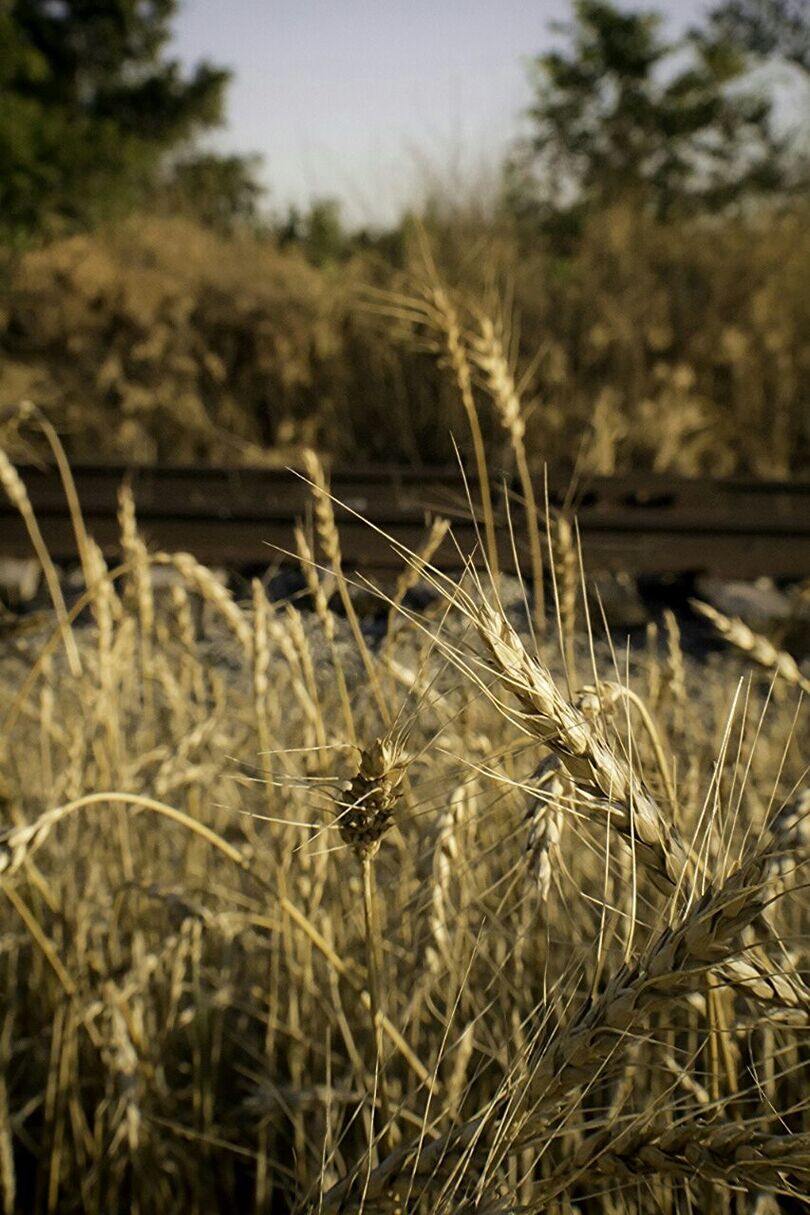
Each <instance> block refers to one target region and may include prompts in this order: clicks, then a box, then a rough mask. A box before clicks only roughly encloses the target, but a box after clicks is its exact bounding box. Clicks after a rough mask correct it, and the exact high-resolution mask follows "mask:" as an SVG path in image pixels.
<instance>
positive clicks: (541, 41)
mask: <svg viewBox="0 0 810 1215" xmlns="http://www.w3.org/2000/svg"><path fill="white" fill-rule="evenodd" d="M632 7H636V5H632ZM644 7H658V8H659V9H660V10H661V11H663V12H664V15H665V17H666V18H667V20H668V22H669V23H670V25H671V26H673V27H675V28H677V27H678V26H680V25H687V24H688V23H689V22H690V20H692V19H693V18H695V17H697V16H698V15H699V14H700V12H701V11H703V10H704V8H705V7H706V0H668V2H661V0H659V3H658V5H657V6H656V4H655V0H652V2H651V3H647V4H645V5H644ZM569 12H570V9H569V5H568V3H567V0H224V2H223V0H182V4H181V8H180V12H179V15H178V18H177V20H176V22H175V31H176V37H175V43H174V47H173V53H174V54H175V55H176V56H177V57H178V58H180V59H181V61H182V62H184V63H186V64H188V65H192V64H194V63H196V62H198V61H199V60H200V59H210V60H211V61H213V62H214V63H217V64H222V65H225V66H228V67H230V68H231V69H232V70H233V72H234V80H233V83H232V84H231V87H230V90H229V94H228V114H227V124H226V127H225V128H224V129H223V130H222V131H220V132H218V133H217V134H216V136H215V137H214V139H213V142H214V145H215V146H216V147H217V148H218V149H220V150H223V151H224V150H227V151H237V152H246V153H247V152H257V153H259V154H260V155H261V156H262V157H263V159H264V166H263V170H262V180H263V182H264V184H265V185H266V186H267V188H268V200H267V201H268V204H269V206H270V207H271V208H272V209H273V210H274V211H275V212H277V213H285V212H286V211H287V209H288V207H289V206H290V205H291V204H294V205H297V206H299V207H304V208H305V207H306V206H307V204H308V203H309V202H310V201H312V199H315V198H325V197H332V198H338V199H339V200H340V201H341V204H342V209H343V213H344V216H345V218H346V220H347V221H348V222H350V223H352V224H361V225H362V224H368V225H381V224H385V223H387V222H390V221H393V220H394V219H396V217H397V216H398V215H399V214H400V213H401V211H402V209H403V208H404V207H405V206H406V205H408V204H409V203H412V202H418V201H419V199H420V197H424V194H425V193H426V192H427V190H428V189H429V188H430V187H431V186H432V185H435V184H436V183H437V182H439V183H441V185H442V188H443V189H445V190H451V191H453V190H458V191H468V192H469V191H471V190H485V189H486V188H487V186H488V185H491V184H492V182H493V181H494V180H495V175H496V173H497V168H498V166H499V164H500V163H501V162H502V160H503V156H504V154H505V152H506V150H507V148H508V145H509V142H510V141H511V140H512V139H514V137H515V136H516V135H517V134H518V133H519V131H520V129H521V116H522V113H523V111H525V108H526V106H527V105H528V104H529V102H530V100H531V92H530V89H529V85H528V83H527V76H526V65H527V62H528V60H530V59H531V57H532V56H533V55H536V54H538V53H539V52H540V51H542V50H543V49H544V48H545V47H547V46H548V45H549V41H550V39H551V37H552V36H551V35H550V34H549V31H548V24H549V22H550V21H554V20H557V21H559V20H565V19H566V17H567V16H568V15H569Z"/></svg>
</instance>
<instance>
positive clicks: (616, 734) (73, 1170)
mask: <svg viewBox="0 0 810 1215" xmlns="http://www.w3.org/2000/svg"><path fill="white" fill-rule="evenodd" d="M307 460H308V470H309V474H310V480H311V482H312V492H313V500H314V506H315V518H316V522H317V532H318V541H319V543H320V546H321V549H322V551H323V553H324V554H325V556H326V559H327V563H328V568H327V569H326V570H324V571H321V570H320V568H319V567H318V566H317V565H316V564H315V554H316V550H315V545H314V541H313V539H312V538H311V537H310V536H308V535H307V533H306V532H305V531H304V530H303V529H302V530H301V531H300V532H299V535H298V549H299V553H300V558H301V562H302V566H303V569H304V573H305V576H306V580H307V585H308V588H309V599H310V602H311V603H312V605H313V608H314V610H313V611H312V612H308V611H307V612H305V611H303V610H300V609H299V606H297V605H296V604H292V605H287V606H286V607H280V606H279V605H277V604H274V603H272V602H270V600H269V599H268V597H267V594H266V591H265V587H264V586H263V585H262V583H261V581H259V580H256V581H254V583H253V584H252V586H251V587H249V588H247V587H246V588H245V590H244V594H243V595H238V594H237V595H234V594H232V593H231V592H230V591H229V590H228V589H227V588H225V587H224V586H223V585H222V584H221V582H220V581H218V579H217V578H216V577H215V576H214V575H213V573H212V572H211V571H209V570H207V569H206V568H205V567H203V566H201V565H200V564H199V563H198V562H196V561H195V560H194V559H193V558H192V557H190V556H189V555H188V554H165V553H155V552H151V551H150V550H149V548H148V547H147V546H146V545H145V543H144V541H143V540H142V538H141V537H140V535H139V532H138V527H137V519H136V517H135V513H134V506H133V502H132V499H131V496H129V495H128V494H127V493H126V492H124V493H123V494H122V498H121V510H120V515H121V527H122V541H121V550H122V554H123V557H124V562H123V564H121V565H118V566H111V565H110V564H109V554H107V555H106V559H105V555H103V554H101V552H100V551H99V550H98V549H97V548H96V547H95V546H94V545H93V543H92V540H90V539H89V538H88V540H87V575H88V580H89V583H90V587H89V590H88V591H86V592H85V593H84V595H83V596H82V598H80V599H79V601H78V604H77V605H76V606H74V607H73V608H71V609H70V611H68V612H67V616H66V617H65V619H63V620H62V622H61V624H60V622H59V620H58V619H56V618H54V620H53V624H52V626H48V629H47V630H46V631H44V632H42V633H41V634H40V635H37V634H32V633H24V634H20V637H19V638H18V639H17V640H16V641H13V640H12V641H11V642H9V643H8V646H7V652H6V653H5V654H4V657H3V661H2V663H1V664H0V689H1V690H2V698H3V703H4V705H5V712H4V714H3V725H2V733H0V813H1V814H2V821H3V824H4V827H3V833H2V837H0V891H1V892H2V905H3V914H2V920H0V975H1V976H2V979H1V980H0V991H1V992H2V995H1V996H0V1062H2V1076H1V1077H0V1195H2V1201H3V1203H4V1211H5V1212H9V1213H10V1212H12V1211H16V1210H25V1211H31V1212H32V1213H35V1215H39V1213H40V1212H42V1213H45V1212H48V1213H56V1212H60V1213H61V1212H72V1211H76V1210H82V1211H89V1212H97V1213H99V1215H101V1213H103V1215H109V1213H111V1212H118V1211H120V1212H124V1211H127V1212H130V1211H138V1212H141V1213H142V1215H149V1213H151V1212H155V1213H157V1212H159V1211H166V1210H182V1211H189V1212H199V1213H200V1215H203V1213H204V1212H205V1213H207V1212H211V1211H217V1210H225V1209H238V1210H240V1211H245V1212H253V1211H255V1212H263V1213H268V1215H269V1213H271V1212H272V1213H273V1215H275V1213H277V1212H286V1211H289V1212H298V1213H303V1212H305V1211H307V1212H313V1213H314V1212H317V1211H320V1210H324V1211H326V1210H333V1211H335V1210H343V1211H361V1210H363V1211H366V1212H369V1213H371V1212H377V1211H380V1212H390V1213H391V1215H393V1213H394V1212H397V1211H400V1212H406V1211H407V1212H409V1213H410V1212H430V1213H431V1215H435V1213H446V1215H451V1213H453V1215H456V1213H460V1212H469V1213H470V1215H472V1212H477V1213H478V1215H487V1213H488V1215H497V1213H503V1215H506V1213H510V1215H511V1213H514V1212H517V1211H525V1212H538V1213H539V1212H542V1211H549V1212H554V1213H555V1215H556V1213H559V1215H563V1213H565V1215H573V1212H582V1215H592V1213H598V1215H613V1212H618V1211H622V1212H629V1213H631V1215H635V1213H638V1215H647V1213H649V1215H659V1213H660V1212H671V1213H673V1215H674V1213H680V1212H688V1211H697V1210H701V1211H712V1212H724V1211H729V1212H730V1211H734V1212H747V1211H751V1212H753V1211H761V1210H764V1209H766V1206H765V1204H766V1203H767V1202H770V1203H771V1204H772V1205H771V1207H770V1208H768V1209H770V1210H784V1211H786V1212H787V1211H795V1210H797V1209H801V1205H802V1201H803V1198H804V1197H805V1196H806V1195H807V1193H808V1188H809V1187H810V1154H809V1153H808V1136H810V1101H808V1091H809V1090H808V1075H807V1057H808V1056H807V1035H808V1032H810V998H809V997H808V989H807V987H806V986H805V983H806V980H807V977H808V973H809V972H810V964H808V956H807V942H808V939H810V936H808V927H810V925H809V924H808V899H807V894H806V880H807V879H806V873H807V870H806V868H805V867H804V865H805V861H806V860H807V844H808V835H809V834H810V831H809V830H808V827H807V819H808V815H810V800H808V796H809V795H808V792H807V786H806V771H805V763H806V755H807V746H808V722H807V714H806V711H805V709H804V706H803V704H802V702H801V695H802V689H801V686H799V683H798V682H797V680H796V679H795V678H794V677H793V669H792V668H791V667H789V666H788V665H786V663H785V661H784V660H777V659H778V655H779V653H780V652H779V651H778V650H774V651H773V653H774V654H775V655H777V658H776V659H775V658H773V655H770V654H769V655H768V656H765V651H764V650H763V649H762V646H761V645H759V643H758V648H757V649H756V650H754V649H753V648H752V647H751V646H746V645H743V649H744V650H745V649H747V650H749V652H750V656H751V657H752V658H754V659H758V660H759V661H760V662H764V667H766V668H767V670H766V669H764V668H763V667H760V666H757V665H750V666H749V667H747V668H746V673H745V679H744V681H743V682H742V683H740V682H739V681H738V679H737V672H738V670H739V665H738V663H739V659H738V658H737V657H735V658H734V659H733V660H732V659H727V658H726V657H725V656H723V657H722V658H719V657H717V656H714V657H710V658H707V659H706V660H705V662H702V663H701V664H700V665H699V666H698V665H696V664H695V663H694V662H693V661H692V660H691V659H689V658H688V657H687V656H686V655H685V654H684V652H683V650H682V648H681V646H680V641H679V637H678V633H677V625H676V622H675V620H674V618H671V619H670V620H669V621H668V622H667V624H666V628H665V636H664V637H663V638H662V639H658V638H657V637H656V636H655V635H653V634H652V633H651V634H650V637H649V638H648V643H647V645H646V646H645V645H642V646H639V647H631V648H629V649H628V650H627V651H626V652H623V653H621V654H620V655H617V654H615V653H614V652H613V651H612V649H611V647H610V645H609V644H608V642H607V640H606V639H604V638H600V637H599V636H598V635H597V636H595V637H594V638H591V637H589V636H588V634H587V632H581V633H574V625H573V622H574V621H575V619H576V610H575V608H572V607H571V606H570V605H569V606H568V607H567V608H565V609H564V610H563V611H561V612H560V617H561V619H563V620H564V621H565V622H566V628H565V630H564V635H563V636H562V638H561V639H560V640H554V639H553V638H554V631H553V630H549V632H548V634H547V637H546V639H545V640H543V641H542V644H541V646H540V648H537V646H536V645H535V643H534V642H533V640H532V638H531V633H530V630H529V628H528V619H529V615H530V613H528V612H527V608H526V606H525V605H524V604H523V602H522V600H521V596H520V594H519V588H514V587H511V586H510V585H509V584H508V583H507V582H505V581H503V580H500V581H499V582H498V584H497V587H496V585H495V584H490V583H488V582H483V581H479V580H478V579H477V578H475V577H473V576H472V575H471V574H464V575H463V576H460V577H459V578H458V579H456V580H452V579H448V578H447V577H445V576H443V575H440V574H439V573H438V572H437V571H435V570H434V569H433V567H432V566H431V564H430V554H431V552H432V550H433V548H434V547H435V544H436V543H437V542H438V540H439V539H440V538H441V536H443V535H444V529H445V525H444V524H443V523H441V522H439V523H437V525H436V527H435V528H434V530H433V531H432V532H429V533H428V536H427V539H426V546H425V548H424V549H423V551H422V553H421V554H403V573H402V577H401V579H400V582H399V584H398V585H397V586H396V587H394V588H393V589H392V591H391V596H390V599H388V600H387V604H388V609H389V611H390V612H391V620H392V621H393V620H395V621H396V627H395V628H393V629H391V630H390V631H389V634H388V636H387V638H386V640H385V642H384V644H382V645H380V646H378V647H376V648H375V647H373V646H372V645H370V644H369V642H368V640H367V639H366V638H365V637H364V635H363V633H362V623H363V622H362V621H361V620H360V619H359V618H358V617H357V616H356V615H355V616H354V617H350V618H349V619H348V620H347V619H346V617H345V615H340V616H339V615H338V614H337V613H335V612H333V611H332V609H331V606H330V602H329V596H330V595H331V593H332V590H333V588H336V590H337V595H338V598H339V599H341V600H342V601H343V603H344V605H345V604H346V602H348V603H349V604H351V603H352V600H351V590H352V580H351V577H350V573H349V571H346V570H344V569H343V568H342V564H341V556H340V536H339V532H338V530H337V528H336V526H335V521H334V517H333V516H332V514H331V510H330V505H329V498H328V490H327V483H326V480H325V475H324V473H323V470H322V468H321V467H320V465H319V464H318V462H317V461H316V460H315V459H314V457H312V456H308V457H307ZM6 480H7V481H8V483H9V484H11V485H12V486H13V485H15V484H16V482H14V480H13V478H12V477H11V476H10V474H8V472H7V474H6ZM18 497H20V495H19V493H18ZM20 502H21V503H22V502H23V499H22V497H20ZM570 544H571V541H570V537H569V538H568V539H567V540H565V539H564V544H563V547H565V545H568V546H570ZM552 547H555V546H552ZM563 559H569V560H570V555H569V557H568V558H566V555H565V553H563ZM158 569H160V570H161V572H162V577H161V579H160V580H158V579H157V578H156V577H155V571H157V570H158ZM562 572H563V571H561V570H558V571H557V573H558V574H561V573H562ZM167 576H168V578H169V582H168V585H167V584H166V578H167ZM416 576H419V577H420V578H421V579H422V580H423V581H425V582H427V583H428V584H432V586H433V589H434V591H435V592H436V598H435V601H434V603H433V606H432V607H430V608H429V609H428V610H427V611H426V612H425V613H424V614H419V615H416V614H414V613H412V612H411V610H410V609H409V608H408V606H407V604H408V600H407V598H406V597H405V595H406V592H407V590H408V589H409V588H410V587H411V586H412V584H413V581H414V578H415V577H416ZM557 581H558V585H563V587H564V594H567V595H568V596H569V598H570V596H571V594H572V588H571V586H570V585H569V586H568V589H567V590H565V578H559V577H558V580H557ZM568 582H569V583H570V582H571V578H570V576H569V578H568ZM511 592H515V593H514V594H512V597H511V599H510V598H509V594H510V593H511ZM382 597H383V601H384V602H386V599H385V594H383V596H382ZM68 622H69V626H68ZM67 627H70V628H71V630H72V631H71V633H70V634H69V636H70V638H71V640H72V642H73V644H75V647H76V651H77V653H78V655H79V657H80V668H77V669H76V670H73V669H71V667H70V665H69V661H68V658H69V655H68V652H67V651H66V649H65V646H64V644H63V642H64V640H65V629H66V628H67ZM740 636H741V635H740ZM730 640H732V641H735V640H736V641H737V642H738V644H739V637H737V636H736V635H735V636H731V633H730ZM574 670H576V671H579V672H583V671H587V672H588V674H587V684H585V685H579V686H577V685H576V684H575V683H570V684H569V682H567V676H568V677H569V678H571V677H572V672H573V671H574ZM800 679H802V680H803V679H804V676H803V675H801V674H800ZM774 1204H775V1205H774Z"/></svg>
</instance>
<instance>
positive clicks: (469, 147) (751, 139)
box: [0, 0, 810, 477]
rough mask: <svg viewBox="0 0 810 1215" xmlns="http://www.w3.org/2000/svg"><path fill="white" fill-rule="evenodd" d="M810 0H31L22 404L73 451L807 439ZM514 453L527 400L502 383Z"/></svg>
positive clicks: (8, 400) (781, 446)
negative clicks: (463, 377)
mask: <svg viewBox="0 0 810 1215" xmlns="http://www.w3.org/2000/svg"><path fill="white" fill-rule="evenodd" d="M809 167H810V6H809V5H808V4H807V2H806V0H717V2H715V3H711V2H709V3H705V2H698V0H684V2H679V3H677V4H676V3H671V4H667V5H664V4H663V3H659V4H658V5H657V6H656V5H655V4H652V3H648V4H646V5H642V4H641V3H638V4H637V3H634V2H631V0H624V2H622V3H621V4H612V3H604V2H598V0H575V2H574V3H573V4H571V3H567V2H566V0H545V2H541V3H529V2H528V0H503V3H501V4H500V5H498V6H493V5H491V4H487V3H484V2H483V0H443V2H442V3H438V4H436V3H432V4H428V3H427V2H426V0H414V2H411V3H408V4H404V3H399V2H392V0H388V2H387V3H376V4H373V3H370V2H369V0H343V2H342V3H341V4H339V5H335V4H333V3H329V2H328V0H298V2H294V0H277V2H275V3H273V4H266V3H261V2H260V0H232V3H230V4H229V5H228V6H222V5H220V4H217V3H215V2H214V0H186V3H184V4H181V3H178V2H177V0H107V2H105V3H98V2H96V3H92V2H88V0H0V408H3V407H9V406H12V405H14V404H16V403H17V402H19V401H20V400H21V399H26V398H30V399H32V400H34V401H36V403H37V404H38V405H39V406H41V407H42V408H43V409H45V411H46V412H47V414H48V416H49V417H50V418H51V419H52V420H53V421H54V423H55V424H56V425H57V427H58V429H59V431H60V433H61V434H62V435H63V436H64V438H65V442H66V445H67V447H68V451H69V454H70V455H71V457H72V458H73V459H75V460H82V459H89V458H93V459H102V458H103V459H111V460H127V461H138V462H145V463H150V462H181V463H183V462H185V463H195V462H208V463H235V462H266V461H267V460H271V461H274V460H277V461H278V462H280V463H285V462H287V461H288V460H289V459H290V458H291V456H292V455H294V453H295V451H296V450H298V449H300V448H302V447H303V446H314V447H315V448H317V449H318V450H319V451H320V452H321V453H322V455H323V456H324V457H325V458H326V459H329V460H333V461H335V462H337V463H344V464H345V463H348V462H352V463H357V462H360V463H362V462H374V461H379V460H382V459H385V460H389V461H390V460H397V461H399V462H402V463H407V464H412V465H415V466H421V465H424V464H446V463H452V462H453V461H454V459H455V457H454V452H453V445H452V436H453V435H456V436H457V437H458V439H459V441H460V442H461V444H462V446H464V445H465V444H466V442H467V440H466V437H465V436H466V434H467V428H466V425H465V420H464V412H463V408H462V404H461V402H460V400H459V393H458V389H457V385H456V384H455V383H454V380H453V377H452V376H448V375H447V372H446V369H444V368H443V367H442V365H441V359H439V360H437V358H436V351H435V350H434V349H432V348H431V342H430V341H429V340H428V338H427V337H426V335H425V334H424V333H423V332H421V331H420V329H419V326H418V325H416V326H414V324H413V323H410V322H408V323H405V321H404V320H403V318H402V316H401V315H398V313H397V309H396V307H392V301H397V300H412V299H413V298H418V297H419V296H420V293H423V292H424V291H425V290H426V289H429V288H430V286H431V285H433V286H434V287H435V284H436V283H437V282H441V283H443V284H445V285H446V286H447V287H448V288H449V289H451V290H452V292H454V293H456V294H457V297H458V299H459V300H463V301H464V303H465V305H466V306H467V308H468V309H469V310H470V315H475V314H476V310H478V309H480V310H481V311H482V312H484V313H486V314H487V315H497V316H498V317H499V323H500V325H501V327H502V330H503V334H504V336H505V342H506V346H507V348H508V350H509V354H510V358H511V360H512V362H513V364H514V367H515V371H516V378H517V380H518V382H519V384H520V386H521V388H522V390H523V392H524V401H525V402H526V403H527V405H528V408H527V415H526V424H527V435H526V448H527V452H528V456H529V459H530V461H531V462H532V463H533V464H534V465H539V464H540V463H542V462H543V461H546V460H548V461H550V462H552V463H561V462H563V463H564V462H568V463H574V462H576V463H577V464H578V467H580V468H583V469H585V470H590V471H592V472H594V473H601V474H610V473H614V472H622V471H626V470H628V469H631V468H648V469H651V470H655V471H662V472H663V471H672V472H678V473H683V474H686V475H689V476H701V475H723V474H728V473H732V472H745V473H753V474H755V475H759V476H764V477H776V476H780V477H781V476H788V475H797V474H802V473H804V474H806V473H807V472H808V469H810V401H809V399H808V397H809V393H810V390H809V389H808V383H809V382H810V376H808V372H810V292H809V291H808V288H807V284H808V282H810V224H808V222H807V221H808V219H809V218H810V199H808V192H807V187H808V168H809ZM481 425H482V429H483V430H484V436H485V439H486V440H487V443H488V445H489V447H490V449H492V448H493V447H495V448H496V449H497V443H499V442H500V441H501V440H500V438H499V436H500V435H502V433H503V432H502V428H501V424H500V422H499V420H498V418H497V417H496V416H494V415H493V411H492V410H491V409H490V410H489V411H487V410H485V409H482V411H481Z"/></svg>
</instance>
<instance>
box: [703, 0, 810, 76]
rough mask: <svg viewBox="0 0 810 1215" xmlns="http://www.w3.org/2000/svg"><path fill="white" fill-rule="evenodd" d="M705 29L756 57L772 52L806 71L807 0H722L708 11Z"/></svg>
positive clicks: (809, 47) (809, 59)
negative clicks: (706, 27) (707, 26)
mask: <svg viewBox="0 0 810 1215" xmlns="http://www.w3.org/2000/svg"><path fill="white" fill-rule="evenodd" d="M709 29H710V30H711V31H713V32H714V33H715V35H717V36H719V37H721V38H724V39H726V40H727V41H730V42H733V43H734V44H735V45H737V46H740V47H742V48H743V49H744V50H746V51H748V52H749V54H751V55H753V56H755V57H756V58H758V59H765V58H767V57H769V56H772V55H773V56H775V57H776V58H779V59H784V60H785V61H786V62H788V63H792V64H794V66H795V67H799V68H801V69H802V70H803V71H805V72H808V73H810V4H808V2H807V0H723V2H722V3H720V4H718V5H716V6H715V7H714V8H713V9H712V10H711V12H710V14H709Z"/></svg>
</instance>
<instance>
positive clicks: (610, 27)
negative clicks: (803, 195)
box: [507, 0, 784, 232]
mask: <svg viewBox="0 0 810 1215" xmlns="http://www.w3.org/2000/svg"><path fill="white" fill-rule="evenodd" d="M574 16H575V21H574V23H573V24H572V25H569V26H565V27H562V31H563V32H564V33H565V35H566V38H567V45H566V46H565V47H563V48H562V49H557V50H553V51H550V52H549V53H547V54H544V55H541V56H540V57H539V58H538V59H536V60H535V61H534V65H533V76H534V88H535V101H534V104H533V106H532V108H531V110H530V113H529V117H530V120H531V126H532V130H531V137H530V138H529V140H528V141H527V142H526V143H525V144H524V145H523V146H522V147H521V148H519V149H518V151H517V153H516V155H515V156H514V158H513V159H512V161H511V163H510V165H509V167H508V176H507V184H508V193H509V198H510V201H511V204H512V206H513V208H514V209H515V210H516V211H517V213H518V214H519V215H520V214H522V215H524V216H527V217H532V218H533V219H534V220H538V219H539V220H541V221H545V222H546V223H556V226H557V227H558V229H559V230H560V231H561V232H564V231H565V230H566V229H569V230H570V229H575V230H576V229H578V227H579V224H580V222H581V220H582V219H583V217H584V215H585V214H587V213H588V212H589V211H590V210H593V209H601V208H604V207H605V206H610V205H612V204H614V203H615V202H617V201H619V200H622V199H627V198H628V197H629V198H633V199H635V200H636V201H639V202H641V203H643V204H644V205H645V206H646V207H648V208H649V209H650V210H652V211H653V212H654V213H655V214H656V215H659V216H662V217H663V216H668V215H671V214H673V213H683V212H688V211H690V210H702V211H705V210H717V209H720V208H722V207H725V206H726V205H727V204H729V203H731V202H734V201H736V200H738V199H740V198H743V197H749V196H750V195H751V194H752V193H754V192H759V191H767V190H773V189H775V188H777V187H779V186H780V184H781V183H782V182H783V180H784V169H783V148H782V145H781V143H780V142H779V141H778V140H777V138H776V137H775V136H774V134H773V132H772V130H771V125H770V111H771V104H770V101H769V99H768V98H764V97H762V96H755V95H753V94H749V93H746V92H745V91H744V90H741V89H740V88H739V81H740V78H741V76H742V75H743V73H744V71H745V68H746V58H745V56H744V55H743V54H742V53H741V52H740V49H739V48H738V47H737V46H736V45H735V43H734V42H732V41H731V40H730V39H728V38H726V37H720V36H719V34H718V35H717V36H716V37H710V36H709V34H708V33H707V32H705V31H704V32H703V33H702V34H701V35H700V36H697V35H691V36H689V37H688V38H687V39H686V40H682V41H681V42H679V43H672V42H670V41H668V40H667V39H666V38H665V37H664V36H663V33H662V28H661V18H660V16H659V14H657V13H653V12H626V11H623V10H620V9H618V8H617V7H616V6H615V5H614V4H611V3H608V2H606V0H576V3H575V5H574ZM732 86H737V87H732Z"/></svg>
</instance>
